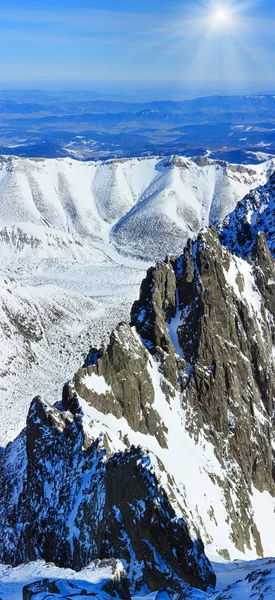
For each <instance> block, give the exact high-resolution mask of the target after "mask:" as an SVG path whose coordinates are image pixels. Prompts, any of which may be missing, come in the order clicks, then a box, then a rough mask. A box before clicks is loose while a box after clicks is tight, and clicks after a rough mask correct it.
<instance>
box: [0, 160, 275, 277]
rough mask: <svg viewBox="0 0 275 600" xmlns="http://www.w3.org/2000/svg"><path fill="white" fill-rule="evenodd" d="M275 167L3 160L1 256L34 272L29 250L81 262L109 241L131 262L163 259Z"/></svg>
mask: <svg viewBox="0 0 275 600" xmlns="http://www.w3.org/2000/svg"><path fill="white" fill-rule="evenodd" d="M274 165H275V162H274V160H271V161H268V162H266V163H262V164H260V165H256V166H253V167H247V166H238V165H230V164H229V163H225V162H219V161H211V160H208V159H207V158H198V159H194V160H191V159H187V158H182V157H172V158H171V159H160V158H145V159H129V160H112V161H107V162H100V161H99V162H79V161H73V160H71V159H57V160H54V159H53V160H50V159H22V158H15V157H10V158H2V159H1V171H0V199H1V203H0V241H1V253H2V252H4V254H5V258H6V260H7V261H10V267H11V269H12V268H14V266H15V265H14V261H15V258H17V260H19V263H18V270H20V271H21V270H22V269H23V270H26V269H27V267H28V263H29V261H30V262H31V268H32V269H33V268H34V263H33V252H32V249H35V255H36V260H37V263H38V265H39V264H40V263H41V261H42V260H44V261H45V260H47V259H48V260H49V261H55V262H56V261H59V262H60V260H62V258H63V259H64V261H65V262H66V261H67V262H68V261H69V260H71V261H73V262H82V261H83V260H84V257H85V255H87V254H88V256H89V254H90V253H91V246H92V247H93V246H94V245H95V244H99V245H101V247H102V246H103V247H104V246H106V245H108V244H110V243H111V244H115V246H116V248H117V249H118V250H119V251H120V252H122V253H124V254H127V255H129V256H131V257H133V256H136V257H138V258H140V257H142V259H144V258H146V259H148V260H151V261H152V260H155V259H159V258H164V257H165V255H166V254H167V253H171V252H173V253H178V252H180V251H181V250H182V248H183V245H184V244H185V242H186V241H187V238H188V237H190V235H192V234H196V233H197V232H198V230H199V229H200V228H201V227H202V226H207V225H208V224H211V223H214V222H217V221H218V220H219V219H222V218H223V217H225V215H227V214H228V213H229V212H230V211H231V210H232V209H233V208H234V207H235V206H236V204H237V202H238V201H239V200H240V199H241V198H242V197H243V196H244V195H245V194H246V193H247V192H249V191H250V189H252V188H256V187H257V186H259V185H261V184H264V183H266V181H267V179H268V176H269V174H270V173H271V172H272V170H273V169H274ZM7 247H8V250H7ZM89 249H90V252H89ZM97 256H98V255H97V254H96V253H95V251H94V259H97Z"/></svg>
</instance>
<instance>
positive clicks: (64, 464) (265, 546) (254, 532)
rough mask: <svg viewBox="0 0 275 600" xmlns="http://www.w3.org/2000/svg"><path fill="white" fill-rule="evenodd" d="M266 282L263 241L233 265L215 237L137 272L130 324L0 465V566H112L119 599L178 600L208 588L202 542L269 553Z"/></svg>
mask: <svg viewBox="0 0 275 600" xmlns="http://www.w3.org/2000/svg"><path fill="white" fill-rule="evenodd" d="M274 281H275V263H274V259H273V257H272V255H271V253H270V252H269V250H268V247H267V244H266V240H265V237H264V235H263V234H261V233H260V234H258V235H257V237H256V240H255V243H254V246H253V249H252V251H251V257H250V259H249V261H247V260H244V259H243V258H241V257H237V256H235V255H232V254H231V253H230V252H229V250H228V249H227V248H226V247H225V246H222V245H221V243H220V240H219V237H218V235H217V234H216V231H215V230H214V229H213V228H211V229H208V230H206V231H205V232H203V233H202V234H200V235H199V237H198V239H197V240H196V241H194V242H192V241H190V242H189V243H188V245H187V247H186V248H185V249H184V252H183V254H182V255H181V256H180V257H179V258H173V257H172V258H169V259H167V260H166V261H165V262H162V263H159V264H158V265H157V266H156V267H154V268H151V269H150V270H149V271H148V273H147V277H146V279H145V280H144V281H143V284H142V286H141V293H140V298H139V300H138V301H137V302H136V303H135V304H134V305H133V309H132V317H131V324H130V325H128V324H125V323H121V324H119V325H118V327H117V328H116V330H115V331H114V332H113V333H112V334H111V338H110V342H109V344H108V345H107V346H106V347H102V348H100V349H99V350H97V349H91V351H90V353H89V355H88V357H87V359H86V361H85V364H84V366H83V367H82V368H81V369H80V370H79V371H78V372H77V373H76V376H75V378H74V381H73V382H68V383H67V384H66V385H65V387H64V390H63V397H62V400H61V401H59V402H57V403H56V405H55V406H54V407H53V406H51V405H49V404H47V402H44V401H42V400H41V399H40V398H39V397H36V398H35V399H34V400H33V403H32V405H31V408H30V412H29V416H28V421H27V428H26V430H25V431H24V432H22V434H21V435H20V436H19V438H18V439H17V440H16V441H15V442H14V443H12V444H10V445H9V446H8V447H7V449H6V451H5V452H4V454H3V455H2V457H1V489H2V490H3V492H2V502H1V513H0V514H1V523H2V525H1V540H2V541H1V547H0V559H1V560H2V561H3V562H12V563H13V564H19V563H20V562H22V561H26V560H34V559H38V558H44V559H45V560H47V561H54V562H56V564H58V565H60V566H68V567H74V568H76V569H81V568H82V567H83V566H85V565H87V564H89V562H91V560H93V559H94V558H111V557H115V558H120V559H123V561H124V564H125V569H126V573H127V576H128V578H129V580H130V586H131V591H132V592H134V591H136V590H137V589H141V588H142V586H144V585H146V586H147V589H149V590H157V589H160V588H161V587H171V588H172V589H174V590H176V591H177V592H178V593H182V590H183V589H182V586H183V585H185V584H190V585H191V586H193V587H200V588H202V589H206V588H207V587H208V586H213V585H214V582H215V578H214V575H213V572H212V570H211V567H210V564H209V563H208V561H207V559H206V557H205V554H204V550H203V543H204V544H205V545H206V548H212V550H214V551H215V552H216V553H217V554H220V555H222V556H224V557H226V558H229V557H231V558H232V559H234V558H236V557H238V556H241V555H242V554H243V555H247V556H263V555H266V554H267V553H270V554H272V553H274V551H275V549H274V546H273V545H272V544H273V541H272V537H271V536H270V531H272V526H273V524H274V496H275V486H274V465H273V456H272V444H273V443H274V423H273V419H274V406H273V398H274V368H275V366H274V358H273V346H274V316H275V315H274V310H275V302H274V300H275V285H274ZM259 506H260V509H259ZM263 507H264V513H265V515H264V518H263V516H262V514H261V511H262V510H263ZM183 581H184V582H185V584H183V583H182V582H183Z"/></svg>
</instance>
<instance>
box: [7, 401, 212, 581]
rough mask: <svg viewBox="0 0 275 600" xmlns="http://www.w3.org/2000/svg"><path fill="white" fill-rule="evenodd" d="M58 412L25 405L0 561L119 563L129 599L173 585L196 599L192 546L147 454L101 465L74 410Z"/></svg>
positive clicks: (199, 560) (203, 572)
mask: <svg viewBox="0 0 275 600" xmlns="http://www.w3.org/2000/svg"><path fill="white" fill-rule="evenodd" d="M64 395H65V394H64ZM68 402H69V399H68V397H67V405H66V409H67V410H64V406H62V404H61V405H60V406H59V408H57V407H51V406H49V405H47V403H44V402H42V400H41V399H40V398H39V397H37V398H35V399H34V400H33V402H32V405H31V408H30V412H29V417H28V422H27V428H26V431H25V432H24V433H23V434H22V436H21V437H20V438H19V439H18V440H17V441H16V442H15V443H14V445H13V444H10V445H9V446H8V448H7V451H6V457H5V459H4V467H5V469H3V473H2V480H1V489H2V490H3V491H4V498H5V500H4V502H3V504H4V505H3V506H2V510H1V517H2V519H3V522H2V525H3V526H2V529H1V532H2V533H3V537H2V543H1V560H2V561H3V562H5V563H13V564H19V563H22V562H24V561H26V560H35V559H37V558H43V559H45V560H46V561H47V562H51V561H53V562H55V564H56V565H58V566H63V567H71V568H74V569H76V570H80V569H81V568H83V567H84V566H86V565H88V564H89V563H90V562H91V561H92V560H94V559H95V558H100V559H103V558H112V557H118V556H119V557H120V558H121V559H123V560H124V561H125V564H126V565H127V574H128V576H129V578H130V581H131V585H132V590H134V589H139V588H140V587H141V586H142V585H144V584H146V585H147V586H148V588H149V589H150V590H155V589H158V588H160V587H163V586H165V585H166V583H167V582H168V583H169V585H171V586H172V587H173V588H175V587H180V586H181V581H182V580H183V581H185V582H187V583H189V584H191V585H193V586H197V587H201V588H203V589H206V588H207V587H208V586H209V585H210V586H211V585H214V583H215V576H214V574H213V572H212V569H211V567H210V563H209V562H208V560H207V559H206V557H205V555H204V552H203V545H202V542H201V541H200V540H197V541H192V540H191V538H190V535H189V533H188V530H187V527H186V525H185V524H184V522H183V520H182V519H177V517H176V514H175V511H174V509H173V507H172V505H171V503H170V502H169V499H168V497H167V494H166V492H165V490H164V489H162V488H161V486H159V484H158V481H157V479H156V476H155V474H154V473H153V471H152V470H151V469H150V460H149V458H148V456H147V454H146V453H145V452H144V451H142V449H141V448H134V447H132V448H131V449H130V450H129V451H127V452H121V453H116V454H114V455H113V456H112V457H111V458H109V460H107V457H106V450H105V448H104V444H103V441H102V440H101V439H100V438H98V439H96V440H94V441H92V440H88V439H87V436H85V433H84V428H83V422H82V421H83V411H82V409H81V406H80V405H79V403H78V402H77V401H76V399H75V398H74V397H73V398H72V402H71V404H68ZM69 409H71V410H69ZM25 449H26V454H25ZM13 453H16V455H17V456H18V464H17V465H16V473H17V474H18V480H19V481H18V486H17V488H16V483H17V482H16V481H14V480H13V479H12V477H13V476H14V471H13V469H14V467H15V465H14V464H13V462H12V457H11V454H13ZM8 465H10V467H11V471H9V469H8V468H7V467H8ZM11 485H12V486H14V489H15V488H16V490H17V493H18V495H16V498H14V489H13V488H11ZM19 488H20V489H19ZM7 499H8V502H7Z"/></svg>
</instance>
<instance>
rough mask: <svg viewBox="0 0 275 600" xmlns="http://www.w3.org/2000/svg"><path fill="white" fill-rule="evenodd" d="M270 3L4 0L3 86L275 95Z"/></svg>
mask: <svg viewBox="0 0 275 600" xmlns="http://www.w3.org/2000/svg"><path fill="white" fill-rule="evenodd" d="M274 33H275V1H274V0H262V1H260V0H244V1H242V0H239V1H238V2H237V1H235V0H231V1H230V0H228V2H227V0H209V1H208V0H199V1H197V0H192V2H190V1H186V0H181V1H179V0H166V1H164V0H78V1H76V0H66V1H64V0H55V1H53V0H47V1H45V0H40V1H37V0H36V2H34V1H32V0H25V1H23V0H9V2H8V1H5V0H2V1H1V2H0V53H1V62H0V75H1V83H0V87H2V88H8V87H12V88H16V87H17V88H29V87H42V88H61V89H62V88H63V89H65V88H66V89H99V88H102V89H103V88H104V89H113V90H115V89H116V87H119V86H124V87H125V88H127V87H128V88H129V89H130V88H133V89H138V88H139V89H144V90H145V89H156V90H158V91H160V93H161V95H162V96H163V97H164V96H166V97H167V98H168V97H172V96H173V95H174V94H175V90H177V92H178V93H179V94H181V93H183V92H184V89H196V90H197V92H198V93H201V94H203V93H204V92H207V93H208V92H209V91H212V92H213V93H219V92H224V93H227V92H230V93H234V92H235V91H242V92H246V91H247V92H249V91H259V92H260V91H271V90H272V91H274V89H275V70H274V64H275V36H274Z"/></svg>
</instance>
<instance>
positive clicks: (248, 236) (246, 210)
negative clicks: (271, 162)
mask: <svg viewBox="0 0 275 600" xmlns="http://www.w3.org/2000/svg"><path fill="white" fill-rule="evenodd" d="M259 231H262V232H263V233H264V234H265V237H266V241H267V245H268V247H269V249H270V251H271V252H272V253H273V255H274V253H275V171H274V172H273V173H272V174H271V177H270V179H269V180H268V182H267V183H266V184H265V185H263V186H261V187H258V188H256V189H255V190H253V191H251V192H250V193H249V194H247V196H245V197H244V199H243V200H240V202H239V203H238V204H237V206H236V208H235V209H234V210H233V212H232V213H230V214H229V215H228V216H227V217H226V218H225V219H224V220H223V221H221V222H220V223H219V226H218V233H219V236H220V239H221V242H222V243H223V244H225V245H226V246H227V247H228V248H229V250H230V251H231V252H234V253H235V254H237V255H239V256H242V257H247V256H250V254H251V251H252V248H253V246H254V243H255V238H256V236H257V233H258V232H259Z"/></svg>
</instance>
